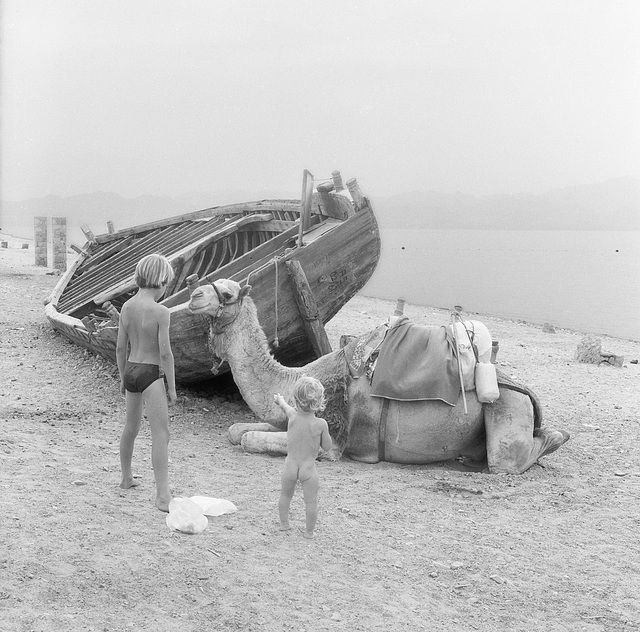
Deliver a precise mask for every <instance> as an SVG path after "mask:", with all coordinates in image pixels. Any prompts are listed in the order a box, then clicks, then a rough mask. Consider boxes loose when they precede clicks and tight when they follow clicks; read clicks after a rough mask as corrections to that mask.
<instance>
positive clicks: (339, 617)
mask: <svg viewBox="0 0 640 632" xmlns="http://www.w3.org/2000/svg"><path fill="white" fill-rule="evenodd" d="M331 620H332V621H342V615H341V614H340V613H339V612H334V613H333V614H332V615H331Z"/></svg>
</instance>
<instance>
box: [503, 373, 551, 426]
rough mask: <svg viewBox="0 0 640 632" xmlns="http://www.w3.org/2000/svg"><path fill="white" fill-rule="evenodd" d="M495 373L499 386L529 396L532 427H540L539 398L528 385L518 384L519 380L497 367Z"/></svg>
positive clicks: (540, 410) (540, 411)
mask: <svg viewBox="0 0 640 632" xmlns="http://www.w3.org/2000/svg"><path fill="white" fill-rule="evenodd" d="M496 373H497V375H498V387H499V388H506V389H508V390H510V391H517V392H518V393H523V394H524V395H527V396H528V397H529V399H530V400H531V404H532V406H533V428H534V430H535V429H537V428H540V427H541V426H542V405H541V404H540V398H539V397H538V396H537V395H536V394H535V392H534V391H532V390H531V389H530V388H529V387H528V386H525V385H524V384H520V382H516V381H515V380H514V379H513V378H511V377H509V376H508V375H507V374H506V373H504V372H503V371H501V370H500V369H498V368H497V367H496Z"/></svg>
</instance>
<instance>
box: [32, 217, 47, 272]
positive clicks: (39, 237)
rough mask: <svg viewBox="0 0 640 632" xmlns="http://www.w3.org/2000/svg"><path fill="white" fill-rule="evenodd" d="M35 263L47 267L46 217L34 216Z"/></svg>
mask: <svg viewBox="0 0 640 632" xmlns="http://www.w3.org/2000/svg"><path fill="white" fill-rule="evenodd" d="M33 221H34V231H33V232H34V237H35V252H36V261H35V263H36V265H37V266H44V267H45V268H46V267H47V218H46V217H34V218H33Z"/></svg>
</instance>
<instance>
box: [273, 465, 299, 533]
mask: <svg viewBox="0 0 640 632" xmlns="http://www.w3.org/2000/svg"><path fill="white" fill-rule="evenodd" d="M281 480H282V490H281V491H280V500H279V501H278V514H279V516H280V531H288V530H289V529H291V525H290V524H289V506H290V505H291V499H292V498H293V493H294V492H295V490H296V482H297V480H298V477H297V473H296V472H290V471H289V468H288V467H287V465H286V463H285V467H284V470H283V472H282V478H281Z"/></svg>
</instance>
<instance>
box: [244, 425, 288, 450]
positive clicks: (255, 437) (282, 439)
mask: <svg viewBox="0 0 640 632" xmlns="http://www.w3.org/2000/svg"><path fill="white" fill-rule="evenodd" d="M241 445H242V449H243V450H244V451H245V452H251V453H253V454H273V455H276V456H286V455H287V433H286V432H282V430H280V431H279V432H271V431H267V432H261V431H257V432H256V431H253V430H250V431H248V432H245V433H244V434H243V435H242V441H241Z"/></svg>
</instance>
